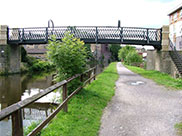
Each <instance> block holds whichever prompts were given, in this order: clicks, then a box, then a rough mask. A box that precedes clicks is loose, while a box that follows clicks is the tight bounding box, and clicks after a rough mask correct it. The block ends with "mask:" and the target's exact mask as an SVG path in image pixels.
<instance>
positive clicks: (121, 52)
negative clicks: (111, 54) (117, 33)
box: [118, 45, 135, 62]
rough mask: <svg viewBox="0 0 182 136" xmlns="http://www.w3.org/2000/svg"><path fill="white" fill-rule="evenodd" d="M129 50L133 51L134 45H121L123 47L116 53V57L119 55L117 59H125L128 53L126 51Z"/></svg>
mask: <svg viewBox="0 0 182 136" xmlns="http://www.w3.org/2000/svg"><path fill="white" fill-rule="evenodd" d="M131 51H135V48H134V47H132V46H128V45H127V46H125V47H123V48H121V49H120V50H119V53H118V57H119V59H120V60H121V61H124V62H125V61H126V56H127V55H128V53H129V52H131Z"/></svg>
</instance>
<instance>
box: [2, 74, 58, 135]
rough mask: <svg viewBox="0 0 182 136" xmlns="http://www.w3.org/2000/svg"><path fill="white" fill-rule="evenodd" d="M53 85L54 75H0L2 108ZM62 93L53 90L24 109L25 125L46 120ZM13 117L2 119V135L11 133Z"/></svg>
mask: <svg viewBox="0 0 182 136" xmlns="http://www.w3.org/2000/svg"><path fill="white" fill-rule="evenodd" d="M51 85H52V75H48V76H43V77H39V78H32V77H30V76H26V75H23V76H21V75H19V74H16V75H10V76H0V110H2V109H4V108H6V107H8V106H10V105H12V104H14V103H16V102H18V101H21V100H24V99H26V98H28V97H31V96H33V95H35V94H37V93H39V92H41V91H43V89H45V88H47V87H49V86H51ZM59 98H60V93H59V91H58V92H52V93H50V94H49V95H46V96H44V97H43V98H41V99H39V100H38V101H36V102H35V103H33V104H31V105H29V106H27V107H26V108H24V109H23V110H22V116H23V125H24V126H29V125H30V124H31V122H32V121H38V120H44V119H45V118H46V117H47V116H48V115H49V114H50V113H51V112H52V111H53V110H54V109H55V107H56V106H57V104H58V102H59ZM11 131H12V128H11V118H10V117H9V118H6V119H5V120H3V121H0V132H1V133H0V136H1V135H2V136H10V135H11Z"/></svg>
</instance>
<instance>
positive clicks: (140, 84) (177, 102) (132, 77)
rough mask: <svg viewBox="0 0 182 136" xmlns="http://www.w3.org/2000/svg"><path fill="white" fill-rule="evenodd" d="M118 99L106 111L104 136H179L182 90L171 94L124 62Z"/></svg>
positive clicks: (118, 88) (116, 97)
mask: <svg viewBox="0 0 182 136" xmlns="http://www.w3.org/2000/svg"><path fill="white" fill-rule="evenodd" d="M117 70H118V74H119V79H118V81H117V82H116V92H115V96H114V97H113V98H112V100H111V102H110V103H109V104H108V106H107V107H106V108H105V110H104V114H103V117H102V121H101V128H100V132H99V135H100V136H176V130H175V128H174V125H175V124H176V123H179V122H180V121H182V91H171V90H169V89H167V88H164V87H162V86H159V85H157V84H156V83H155V82H153V81H152V80H149V79H146V78H143V77H141V76H139V75H137V74H135V73H133V72H131V71H129V70H128V69H126V68H125V67H124V66H123V65H122V64H121V63H118V64H117Z"/></svg>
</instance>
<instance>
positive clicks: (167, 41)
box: [161, 25, 170, 51]
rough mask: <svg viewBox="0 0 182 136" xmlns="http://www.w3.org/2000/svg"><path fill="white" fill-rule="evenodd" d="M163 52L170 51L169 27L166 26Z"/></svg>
mask: <svg viewBox="0 0 182 136" xmlns="http://www.w3.org/2000/svg"><path fill="white" fill-rule="evenodd" d="M161 46H162V51H169V49H170V48H169V26H168V25H165V26H163V27H162V42H161Z"/></svg>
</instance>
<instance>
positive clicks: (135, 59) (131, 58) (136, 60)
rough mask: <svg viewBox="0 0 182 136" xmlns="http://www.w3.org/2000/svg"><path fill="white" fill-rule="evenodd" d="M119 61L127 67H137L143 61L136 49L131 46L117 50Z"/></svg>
mask: <svg viewBox="0 0 182 136" xmlns="http://www.w3.org/2000/svg"><path fill="white" fill-rule="evenodd" d="M118 56H119V59H120V60H121V61H123V62H124V63H125V64H127V65H136V66H139V65H140V64H141V63H142V62H143V60H142V56H140V55H139V54H138V53H137V51H136V49H135V48H134V47H132V46H125V47H123V48H121V49H120V50H119V53H118Z"/></svg>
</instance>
